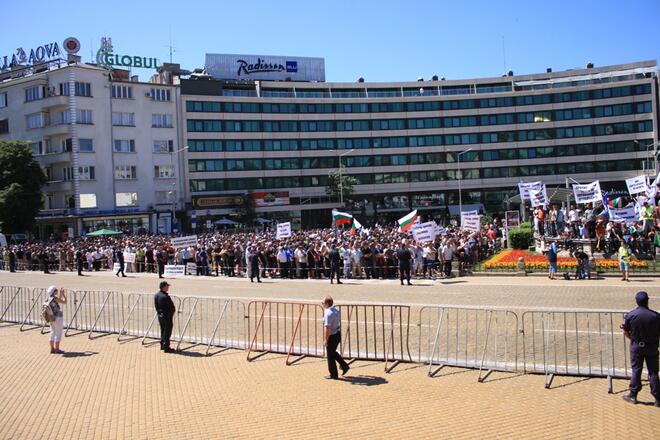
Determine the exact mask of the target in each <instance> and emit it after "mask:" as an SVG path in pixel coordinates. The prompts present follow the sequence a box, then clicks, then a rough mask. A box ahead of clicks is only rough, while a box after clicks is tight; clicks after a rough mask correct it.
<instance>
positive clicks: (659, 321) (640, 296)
mask: <svg viewBox="0 0 660 440" xmlns="http://www.w3.org/2000/svg"><path fill="white" fill-rule="evenodd" d="M635 301H636V302H637V306H638V307H637V308H636V309H634V310H632V311H630V312H629V313H627V314H626V316H625V318H624V321H623V325H621V328H622V329H623V334H624V335H625V336H626V337H627V338H628V339H630V341H631V342H630V366H631V367H632V378H631V379H630V388H629V390H630V393H629V394H626V395H625V396H623V399H624V400H625V401H627V402H630V403H637V393H639V391H640V390H641V389H642V367H643V365H644V362H645V361H646V370H647V371H648V373H649V385H650V386H651V394H652V395H653V397H655V406H657V407H660V381H658V340H659V339H660V314H658V312H656V311H654V310H651V309H649V296H648V294H647V293H646V292H637V294H636V295H635Z"/></svg>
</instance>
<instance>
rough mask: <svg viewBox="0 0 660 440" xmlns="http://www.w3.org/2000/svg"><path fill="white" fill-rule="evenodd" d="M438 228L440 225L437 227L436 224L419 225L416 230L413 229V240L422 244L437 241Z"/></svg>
mask: <svg viewBox="0 0 660 440" xmlns="http://www.w3.org/2000/svg"><path fill="white" fill-rule="evenodd" d="M437 226H438V225H436V224H435V222H426V223H420V224H418V225H417V226H416V227H415V228H414V229H412V235H413V239H415V241H417V242H420V243H427V242H429V241H433V240H435V235H436V232H437Z"/></svg>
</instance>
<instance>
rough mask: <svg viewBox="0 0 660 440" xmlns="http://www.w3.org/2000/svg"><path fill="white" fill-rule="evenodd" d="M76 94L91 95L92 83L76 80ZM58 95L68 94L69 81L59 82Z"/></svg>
mask: <svg viewBox="0 0 660 440" xmlns="http://www.w3.org/2000/svg"><path fill="white" fill-rule="evenodd" d="M75 87H76V96H88V97H89V96H92V85H91V84H90V83H86V82H78V81H76V85H75ZM60 95H62V96H69V83H68V82H65V83H60Z"/></svg>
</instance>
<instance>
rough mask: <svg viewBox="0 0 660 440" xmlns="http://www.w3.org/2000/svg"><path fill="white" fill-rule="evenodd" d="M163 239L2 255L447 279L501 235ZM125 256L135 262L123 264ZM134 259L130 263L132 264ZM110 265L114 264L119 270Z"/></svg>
mask: <svg viewBox="0 0 660 440" xmlns="http://www.w3.org/2000/svg"><path fill="white" fill-rule="evenodd" d="M172 238H173V237H170V236H165V235H130V236H129V235H121V236H103V237H80V238H76V239H71V240H67V241H63V242H43V243H29V242H26V243H23V244H20V245H14V246H9V247H6V248H5V249H3V251H2V252H3V254H2V257H3V259H2V263H1V264H2V265H3V267H4V268H5V269H7V270H10V271H14V270H43V271H44V272H49V271H76V270H77V271H78V273H79V274H81V275H84V274H85V273H86V272H87V273H88V272H95V271H96V272H98V271H100V270H108V269H110V270H112V269H115V271H116V272H117V276H119V275H120V274H121V275H124V272H133V273H140V272H151V273H157V274H159V276H162V275H163V272H164V268H165V266H166V265H171V264H178V265H184V266H188V263H195V266H194V267H195V268H194V270H195V274H196V275H200V276H211V275H215V276H227V277H235V276H249V277H250V278H251V279H254V278H256V279H257V281H259V280H260V278H262V277H270V278H276V277H279V278H299V279H303V278H315V279H321V278H323V279H329V278H332V275H336V274H339V275H341V276H342V277H344V278H366V279H370V278H382V279H386V278H396V277H398V276H399V275H401V268H402V267H403V268H404V269H408V270H409V271H410V274H411V276H413V277H415V276H417V277H436V276H438V277H450V276H452V262H458V263H459V264H460V265H469V264H473V263H475V262H477V261H479V260H481V259H483V258H484V257H485V256H487V255H491V254H492V253H494V252H495V251H496V250H497V249H499V248H500V247H501V245H502V241H503V230H502V227H501V224H500V223H499V222H498V221H497V220H494V221H493V222H492V223H491V224H489V225H486V226H484V227H482V229H481V230H480V231H469V230H464V229H462V228H460V227H447V228H445V230H444V233H443V234H442V235H438V236H436V237H435V239H434V240H433V241H431V242H425V243H423V242H416V241H415V240H414V239H413V238H412V235H411V234H410V233H409V232H400V231H399V230H398V229H397V228H395V227H388V226H380V225H376V226H374V227H372V228H369V229H363V230H361V231H360V232H357V233H352V232H351V230H350V229H348V228H346V229H342V228H325V229H314V230H301V231H292V234H291V236H290V237H288V238H284V239H280V240H278V239H276V235H275V232H274V231H273V230H266V231H260V232H251V233H231V232H216V233H207V234H200V235H198V236H197V243H196V244H195V245H190V246H186V247H180V248H175V247H174V246H172V244H171V239H172ZM126 253H129V254H134V255H135V261H134V262H133V261H131V262H130V263H129V262H125V261H124V256H125V255H126ZM131 260H133V258H131ZM115 263H119V265H120V266H119V267H120V269H121V270H118V269H117V266H115Z"/></svg>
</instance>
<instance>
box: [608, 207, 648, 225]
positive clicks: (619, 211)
mask: <svg viewBox="0 0 660 440" xmlns="http://www.w3.org/2000/svg"><path fill="white" fill-rule="evenodd" d="M609 213H610V221H612V222H616V223H632V222H638V221H641V220H642V216H641V215H640V213H639V211H638V210H637V207H636V206H635V205H633V204H630V205H628V206H626V207H625V208H609Z"/></svg>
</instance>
